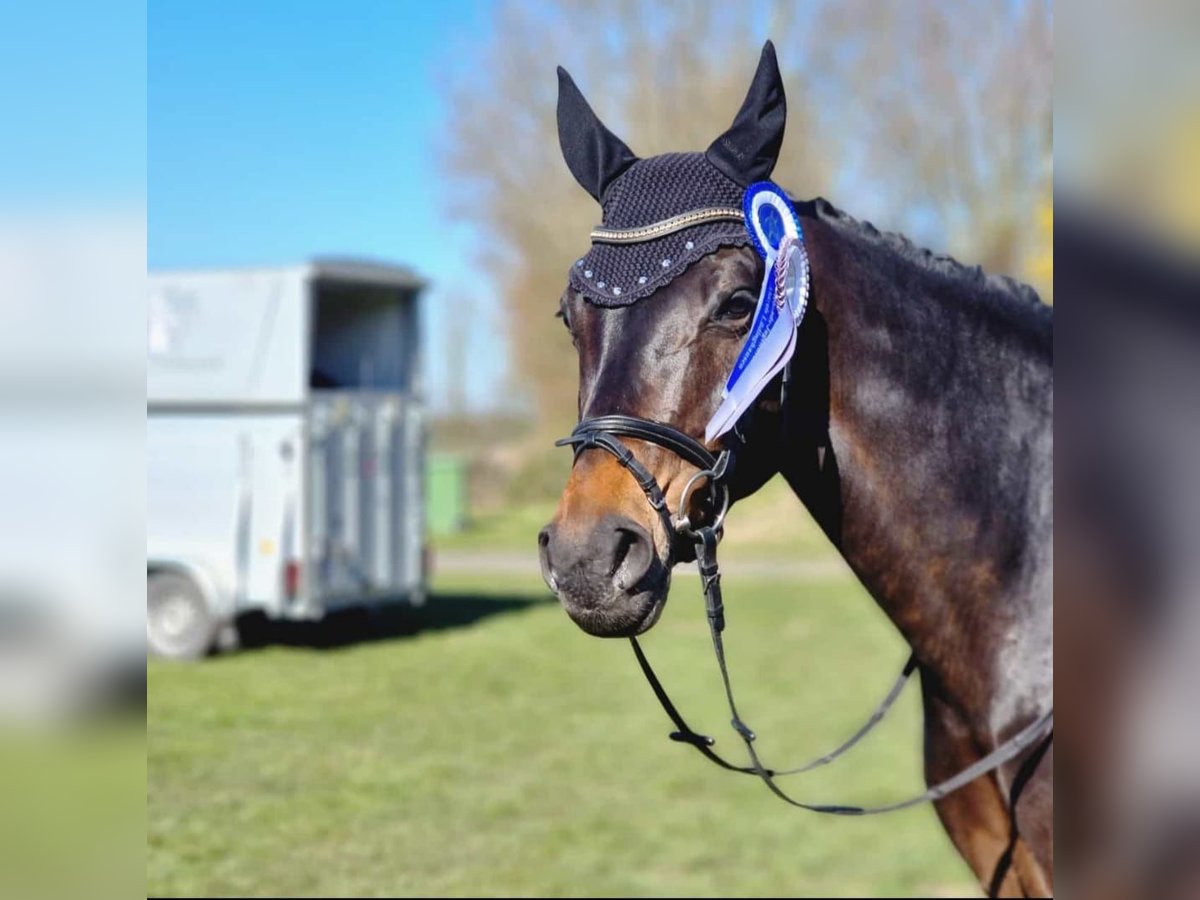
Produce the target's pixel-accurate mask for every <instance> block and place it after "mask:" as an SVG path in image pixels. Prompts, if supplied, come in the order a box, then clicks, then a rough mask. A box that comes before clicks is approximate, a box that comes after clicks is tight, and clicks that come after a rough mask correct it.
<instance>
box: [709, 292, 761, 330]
mask: <svg viewBox="0 0 1200 900" xmlns="http://www.w3.org/2000/svg"><path fill="white" fill-rule="evenodd" d="M757 305H758V298H757V297H755V296H754V295H753V294H751V293H750V292H749V291H746V290H741V291H734V292H733V293H732V294H731V295H730V296H728V297H726V298H725V299H724V300H723V301H721V305H720V306H719V307H717V311H716V313H715V314H714V315H713V318H714V319H717V320H718V321H721V322H737V321H739V320H741V319H744V318H746V317H747V316H748V315H750V314H751V313H752V312H754V307H755V306H757Z"/></svg>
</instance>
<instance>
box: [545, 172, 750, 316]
mask: <svg viewBox="0 0 1200 900" xmlns="http://www.w3.org/2000/svg"><path fill="white" fill-rule="evenodd" d="M743 191H744V189H743V188H742V186H741V185H739V184H737V183H735V182H734V181H732V180H731V179H729V178H727V177H726V176H725V175H724V174H722V173H721V172H720V171H719V170H718V169H717V168H716V166H714V165H713V164H712V163H711V162H709V160H708V159H707V158H706V157H705V155H704V154H703V153H665V154H663V155H661V156H652V157H650V158H648V159H642V160H638V161H637V162H636V163H635V164H633V165H632V166H630V167H629V169H627V170H626V171H625V172H623V173H622V174H621V175H620V176H619V177H618V178H617V179H616V180H615V181H613V183H612V184H611V185H610V186H609V188H608V190H607V191H606V192H605V194H604V200H603V203H602V204H601V205H602V208H603V216H602V223H601V224H600V225H599V226H598V227H597V228H595V229H594V230H593V231H592V233H591V239H592V246H591V249H590V250H589V251H588V252H587V253H586V254H585V255H584V256H582V257H580V258H579V259H577V260H576V261H575V263H574V264H573V265H572V266H571V271H570V276H569V280H570V284H571V288H572V289H573V290H575V291H578V292H579V293H580V294H582V295H583V296H584V297H585V299H587V300H588V301H589V302H591V303H594V304H596V305H597V306H608V307H612V306H628V305H629V304H631V303H634V302H636V301H638V300H640V299H642V298H643V297H647V296H649V295H650V294H652V293H654V292H655V291H657V290H658V289H659V288H661V287H663V286H664V285H666V284H668V283H670V282H671V281H672V280H674V279H675V278H676V277H678V276H679V275H680V274H681V273H682V272H683V271H684V270H685V269H687V267H688V266H690V265H691V264H692V263H694V262H696V261H697V260H699V259H701V258H702V257H704V256H707V255H708V254H709V253H712V252H713V251H715V250H718V249H720V248H721V247H738V246H746V245H748V244H749V243H750V238H749V235H748V234H747V233H746V228H745V223H744V218H743V213H742V209H741V202H742V194H743Z"/></svg>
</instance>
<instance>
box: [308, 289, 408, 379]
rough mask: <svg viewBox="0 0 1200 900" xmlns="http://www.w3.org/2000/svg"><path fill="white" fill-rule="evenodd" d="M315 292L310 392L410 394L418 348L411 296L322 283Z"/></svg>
mask: <svg viewBox="0 0 1200 900" xmlns="http://www.w3.org/2000/svg"><path fill="white" fill-rule="evenodd" d="M314 290H315V298H314V303H313V331H312V340H313V347H312V368H311V371H310V373H309V386H310V387H312V388H376V389H380V390H400V391H407V390H410V389H411V388H412V383H413V369H414V367H415V365H416V347H417V335H416V309H415V304H414V302H413V298H412V294H411V293H409V292H407V291H403V290H397V289H392V288H379V287H365V286H359V285H346V284H326V283H318V284H317V285H315V288H314Z"/></svg>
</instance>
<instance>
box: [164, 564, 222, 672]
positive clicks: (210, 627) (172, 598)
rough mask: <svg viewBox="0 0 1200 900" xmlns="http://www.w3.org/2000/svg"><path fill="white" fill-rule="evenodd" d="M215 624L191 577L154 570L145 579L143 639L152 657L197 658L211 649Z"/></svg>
mask: <svg viewBox="0 0 1200 900" xmlns="http://www.w3.org/2000/svg"><path fill="white" fill-rule="evenodd" d="M218 625H219V623H218V622H216V621H214V620H213V617H212V613H211V612H210V610H209V608H208V604H207V603H205V601H204V595H203V594H202V593H201V592H200V589H199V588H198V587H196V584H195V582H193V581H192V580H191V579H190V578H188V577H186V576H184V575H180V574H179V573H177V572H155V573H154V574H152V575H150V576H149V577H148V578H147V579H146V641H147V644H148V646H149V650H150V653H151V654H152V655H153V656H161V657H165V658H166V659H199V658H200V657H202V656H204V655H205V654H207V653H208V651H209V650H211V649H212V646H213V642H214V641H215V640H216V637H217V632H218V630H219V629H218Z"/></svg>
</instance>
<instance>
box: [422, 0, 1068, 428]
mask: <svg viewBox="0 0 1200 900" xmlns="http://www.w3.org/2000/svg"><path fill="white" fill-rule="evenodd" d="M492 26H493V27H492V28H491V30H490V32H489V35H488V37H487V39H486V42H485V43H484V44H483V45H479V46H471V47H458V48H456V50H455V59H456V60H460V61H461V60H462V59H471V60H472V65H471V66H470V67H469V68H465V67H456V68H457V69H461V70H462V74H461V76H460V77H458V78H457V79H456V80H455V81H454V82H453V83H452V84H451V85H450V87H449V89H448V91H449V93H448V97H449V100H450V103H451V105H452V109H453V115H452V121H451V123H450V129H449V133H448V135H447V137H446V143H445V147H444V148H443V149H444V153H443V158H444V160H445V166H446V171H447V174H448V175H449V176H450V179H451V183H452V184H453V185H455V187H456V201H457V202H456V206H455V210H456V212H457V214H458V215H460V216H462V217H463V218H464V219H465V220H467V221H470V222H471V223H473V224H474V225H475V226H476V228H477V229H478V231H479V233H480V234H481V235H483V236H484V237H485V241H484V246H483V247H482V248H481V251H480V258H479V260H478V261H477V265H478V267H479V271H480V272H481V273H483V274H484V275H485V277H487V278H488V279H489V280H490V281H491V283H492V284H493V286H494V287H495V289H496V291H497V292H498V294H499V295H500V296H501V298H502V302H503V304H504V307H505V310H506V315H505V316H504V321H505V322H506V324H507V329H508V332H507V338H508V340H509V343H510V347H511V351H512V354H511V355H512V359H513V366H512V368H513V373H514V377H515V380H516V381H517V383H519V384H521V385H522V386H523V388H524V389H526V390H528V391H530V392H532V395H533V396H532V397H531V398H530V399H531V400H532V403H533V407H534V408H535V409H536V410H537V412H538V416H539V421H540V424H541V425H542V426H543V427H544V428H562V427H563V426H565V425H566V424H567V423H568V422H570V421H571V420H572V419H573V417H574V413H575V390H576V385H575V379H574V378H572V377H570V375H569V373H570V372H572V371H573V367H574V365H575V364H574V354H573V352H572V349H571V345H570V341H569V339H568V336H567V334H566V332H565V330H564V329H563V328H562V326H561V324H560V323H558V322H557V321H556V320H555V319H554V318H553V314H554V312H555V311H556V309H557V300H558V297H559V295H560V293H561V292H562V290H563V289H564V288H565V286H566V274H567V268H568V266H569V265H570V263H571V261H573V260H574V259H576V258H578V257H579V256H580V255H581V254H582V253H584V252H586V250H587V246H588V244H587V233H588V231H589V230H590V228H591V227H592V226H593V225H594V224H595V223H596V222H597V221H598V220H599V210H598V209H597V208H596V205H595V203H594V201H592V199H591V198H590V197H588V196H587V195H586V194H585V193H584V192H583V191H582V190H580V189H579V187H578V186H577V185H576V184H575V183H574V181H573V180H572V178H571V176H570V174H569V173H568V171H567V169H566V166H565V165H564V164H563V162H562V159H561V157H560V155H559V149H558V137H557V129H556V125H555V101H556V94H557V81H556V79H555V77H554V66H555V65H556V64H561V65H563V66H564V67H566V68H567V69H568V70H569V71H571V73H572V75H573V76H574V77H575V79H576V80H577V81H578V82H579V84H580V86H581V88H582V89H583V91H584V93H585V95H586V96H587V97H588V99H589V101H590V102H591V103H592V105H593V106H594V107H595V108H596V110H597V112H598V113H599V115H600V117H601V118H602V119H603V120H604V121H605V122H606V123H607V124H608V125H609V127H610V128H612V129H613V130H614V131H615V132H616V133H617V134H618V135H620V136H621V137H622V138H623V139H624V140H625V141H626V142H627V143H628V144H629V145H630V147H632V148H633V150H634V151H635V152H637V153H638V154H639V155H642V156H648V155H652V154H655V153H661V152H665V151H669V150H700V149H703V148H704V147H706V146H707V145H708V144H709V143H710V142H711V141H712V139H713V138H714V137H715V136H716V135H717V134H719V133H720V132H721V131H722V130H723V129H724V128H725V127H726V126H727V125H728V123H729V121H730V119H731V118H732V116H733V114H734V113H735V112H736V110H737V108H738V106H739V104H740V102H741V99H742V97H743V95H744V92H745V89H746V85H747V84H748V83H749V79H750V76H751V74H752V72H753V68H754V65H755V63H756V61H757V55H758V50H759V49H760V47H761V43H762V40H763V38H764V37H766V36H768V35H769V36H771V37H772V38H773V39H774V40H775V42H776V45H777V47H778V49H779V56H780V62H781V65H782V66H783V67H784V77H785V81H786V84H787V90H788V137H787V139H786V140H785V142H784V151H783V155H782V157H781V159H780V162H779V165H778V167H777V168H776V172H775V175H774V178H775V180H776V181H778V182H780V183H781V184H783V185H784V186H785V187H787V188H788V189H789V190H791V191H792V192H794V193H795V194H797V195H799V196H803V197H811V196H815V195H824V196H827V197H829V198H831V199H833V200H834V201H835V202H837V201H838V198H839V196H842V195H845V196H850V197H858V198H867V199H869V200H870V202H869V203H866V204H865V205H866V206H867V209H866V210H863V209H856V208H854V207H853V206H851V207H850V208H849V209H848V211H850V212H852V213H855V214H857V215H864V214H869V215H870V216H871V217H872V218H873V220H874V221H875V222H876V224H877V225H879V226H880V227H884V228H889V229H896V230H902V231H906V232H911V233H913V235H914V237H917V238H919V239H922V240H926V241H929V242H931V243H933V244H934V245H935V249H940V250H951V251H953V252H955V253H956V254H958V255H960V256H961V257H962V258H963V259H964V260H965V261H969V262H981V263H983V264H984V266H985V267H986V268H989V269H991V270H995V271H1001V272H1008V273H1014V274H1020V267H1021V264H1022V263H1023V261H1024V260H1026V259H1028V258H1032V254H1031V253H1030V248H1029V246H1027V245H1028V243H1029V242H1030V241H1034V240H1043V241H1044V240H1047V239H1048V238H1047V237H1043V233H1042V231H1040V230H1039V229H1038V228H1037V227H1036V223H1037V216H1038V213H1039V209H1040V206H1039V202H1038V201H1039V200H1040V199H1041V198H1043V197H1044V196H1046V194H1047V185H1048V183H1049V177H1050V169H1049V147H1050V138H1051V132H1050V77H1051V59H1050V37H1051V34H1050V10H1049V4H1048V2H1046V0H1025V2H1019V3H1012V2H1009V0H995V2H990V3H971V4H965V3H962V4H944V3H938V2H934V0H904V2H878V0H849V2H836V3H835V2H817V3H813V4H809V5H804V6H802V7H801V6H800V5H796V4H774V5H768V6H759V5H757V4H755V5H747V4H731V3H720V2H685V3H678V4H676V3H673V4H670V5H665V4H654V3H642V2H635V0H619V2H617V3H615V4H611V5H603V6H601V5H599V4H595V5H593V4H588V3H576V2H570V0H542V2H534V3H527V4H519V5H518V4H504V5H500V6H499V7H498V8H497V10H496V12H495V18H494V21H493V23H492Z"/></svg>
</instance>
